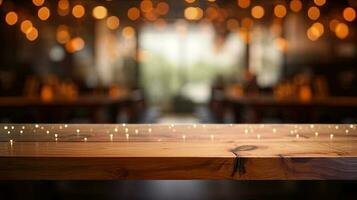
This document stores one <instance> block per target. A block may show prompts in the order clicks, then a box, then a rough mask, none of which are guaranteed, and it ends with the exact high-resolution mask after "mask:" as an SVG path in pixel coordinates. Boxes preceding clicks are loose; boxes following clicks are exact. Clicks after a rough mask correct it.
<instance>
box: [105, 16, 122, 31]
mask: <svg viewBox="0 0 357 200" xmlns="http://www.w3.org/2000/svg"><path fill="white" fill-rule="evenodd" d="M119 23H120V21H119V18H118V17H117V16H110V17H108V18H107V21H106V24H107V27H108V28H109V29H111V30H115V29H117V28H118V27H119Z"/></svg>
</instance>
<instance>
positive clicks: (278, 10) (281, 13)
mask: <svg viewBox="0 0 357 200" xmlns="http://www.w3.org/2000/svg"><path fill="white" fill-rule="evenodd" d="M274 14H275V16H277V17H279V18H283V17H285V15H286V8H285V6H284V5H281V4H279V5H276V6H275V8H274Z"/></svg>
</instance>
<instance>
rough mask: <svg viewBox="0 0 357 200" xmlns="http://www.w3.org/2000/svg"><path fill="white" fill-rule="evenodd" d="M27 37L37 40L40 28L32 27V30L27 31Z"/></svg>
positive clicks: (30, 39)
mask: <svg viewBox="0 0 357 200" xmlns="http://www.w3.org/2000/svg"><path fill="white" fill-rule="evenodd" d="M26 38H27V39H28V40H29V41H35V40H36V39H37V38H38V30H37V29H36V28H35V27H32V28H31V30H30V31H29V32H28V33H26Z"/></svg>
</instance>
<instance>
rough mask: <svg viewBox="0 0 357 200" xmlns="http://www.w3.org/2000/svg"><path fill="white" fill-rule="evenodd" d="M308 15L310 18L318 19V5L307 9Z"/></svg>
mask: <svg viewBox="0 0 357 200" xmlns="http://www.w3.org/2000/svg"><path fill="white" fill-rule="evenodd" d="M307 15H308V16H309V18H310V19H312V20H317V19H318V18H319V17H320V10H319V8H318V7H316V6H312V7H310V8H309V10H308V11H307Z"/></svg>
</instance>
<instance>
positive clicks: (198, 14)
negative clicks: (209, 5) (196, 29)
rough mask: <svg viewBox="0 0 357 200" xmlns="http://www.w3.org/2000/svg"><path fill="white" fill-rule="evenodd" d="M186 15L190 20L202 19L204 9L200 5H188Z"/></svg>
mask: <svg viewBox="0 0 357 200" xmlns="http://www.w3.org/2000/svg"><path fill="white" fill-rule="evenodd" d="M184 15H185V18H186V19H188V20H200V19H201V18H202V17H203V10H202V9H201V8H199V7H187V8H186V9H185V11H184Z"/></svg>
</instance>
